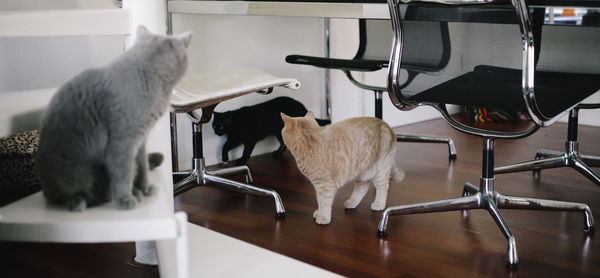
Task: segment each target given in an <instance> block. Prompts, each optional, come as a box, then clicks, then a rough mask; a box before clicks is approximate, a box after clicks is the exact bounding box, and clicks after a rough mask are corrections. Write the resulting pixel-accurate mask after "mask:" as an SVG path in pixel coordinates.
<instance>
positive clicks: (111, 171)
mask: <svg viewBox="0 0 600 278" xmlns="http://www.w3.org/2000/svg"><path fill="white" fill-rule="evenodd" d="M131 141H132V138H118V139H114V138H113V140H112V141H111V143H109V145H108V146H107V148H106V152H105V159H106V160H105V167H106V173H107V174H108V178H109V181H110V182H109V184H110V189H111V192H112V197H113V200H114V201H115V202H116V204H117V206H118V207H119V209H132V208H134V207H135V205H136V198H135V197H134V195H133V181H134V177H135V175H136V156H137V155H138V151H139V148H136V147H133V148H132V145H133V146H135V144H131Z"/></svg>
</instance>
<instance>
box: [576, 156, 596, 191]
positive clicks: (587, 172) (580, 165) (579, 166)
mask: <svg viewBox="0 0 600 278" xmlns="http://www.w3.org/2000/svg"><path fill="white" fill-rule="evenodd" d="M571 167H573V168H575V170H577V171H579V172H580V173H581V174H583V175H584V176H586V177H587V178H588V179H590V180H592V181H593V182H595V183H596V184H597V185H598V186H600V176H598V174H596V173H594V171H592V169H590V167H588V166H587V165H586V164H585V163H584V162H583V161H582V160H581V159H580V158H579V157H573V158H572V166H571Z"/></svg>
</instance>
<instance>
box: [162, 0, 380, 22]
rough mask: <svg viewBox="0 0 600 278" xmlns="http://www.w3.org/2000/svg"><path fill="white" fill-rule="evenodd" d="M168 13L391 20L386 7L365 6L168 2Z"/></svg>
mask: <svg viewBox="0 0 600 278" xmlns="http://www.w3.org/2000/svg"><path fill="white" fill-rule="evenodd" d="M168 10H169V12H171V13H183V14H218V15H263V16H300V17H329V18H374V19H375V18H381V19H389V18H390V14H389V9H388V6H387V4H366V3H319V2H252V1H169V2H168Z"/></svg>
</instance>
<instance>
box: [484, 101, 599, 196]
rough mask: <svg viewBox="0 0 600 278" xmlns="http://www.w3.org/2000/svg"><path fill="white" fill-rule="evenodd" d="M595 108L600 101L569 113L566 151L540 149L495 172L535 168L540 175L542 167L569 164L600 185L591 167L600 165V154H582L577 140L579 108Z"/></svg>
mask: <svg viewBox="0 0 600 278" xmlns="http://www.w3.org/2000/svg"><path fill="white" fill-rule="evenodd" d="M594 108H600V103H596V104H580V105H578V106H577V107H575V108H573V109H572V110H571V112H570V113H569V124H568V132H567V140H566V141H565V151H564V152H559V151H554V150H546V149H540V150H538V151H537V153H536V155H535V159H534V160H530V161H525V162H519V163H513V164H509V165H504V166H499V167H496V168H494V173H495V174H503V173H511V172H522V171H529V170H533V171H534V174H536V175H539V172H540V170H542V169H550V168H558V167H567V166H568V167H571V168H573V169H575V170H577V171H579V172H580V173H581V174H582V175H584V176H586V177H587V178H588V179H590V180H591V181H593V182H594V183H596V185H598V186H600V175H598V174H596V173H595V172H594V171H593V170H592V169H590V167H600V156H593V155H585V154H581V153H580V152H579V142H578V141H577V125H578V114H579V109H594Z"/></svg>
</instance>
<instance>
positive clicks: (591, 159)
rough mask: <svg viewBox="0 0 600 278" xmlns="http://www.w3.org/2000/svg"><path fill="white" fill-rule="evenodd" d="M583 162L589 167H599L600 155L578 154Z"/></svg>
mask: <svg viewBox="0 0 600 278" xmlns="http://www.w3.org/2000/svg"><path fill="white" fill-rule="evenodd" d="M579 157H580V158H581V160H583V163H585V164H586V165H587V166H590V167H600V156H595V155H585V154H579Z"/></svg>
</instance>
